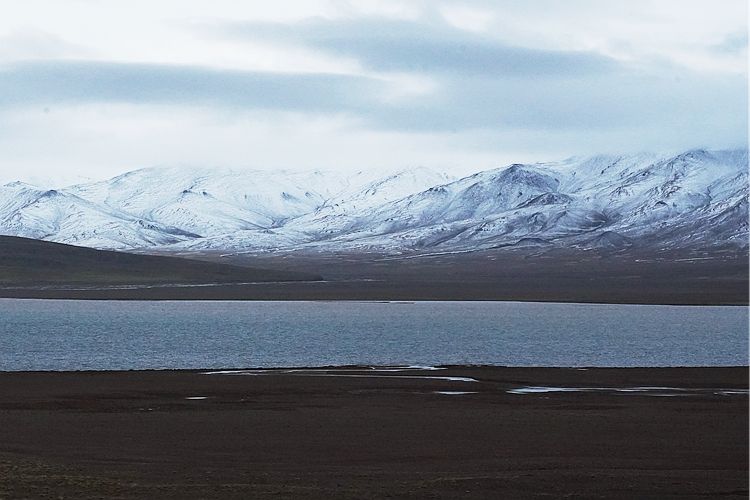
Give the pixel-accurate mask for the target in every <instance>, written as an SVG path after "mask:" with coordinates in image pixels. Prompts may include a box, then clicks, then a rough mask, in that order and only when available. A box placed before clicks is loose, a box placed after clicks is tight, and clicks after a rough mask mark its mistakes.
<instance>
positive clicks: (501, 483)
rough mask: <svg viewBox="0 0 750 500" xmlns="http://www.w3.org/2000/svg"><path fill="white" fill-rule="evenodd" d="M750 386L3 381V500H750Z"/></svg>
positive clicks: (740, 371) (440, 376)
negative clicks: (213, 499) (115, 499)
mask: <svg viewBox="0 0 750 500" xmlns="http://www.w3.org/2000/svg"><path fill="white" fill-rule="evenodd" d="M747 390H748V369H747V367H736V368H666V369H657V368H652V369H594V368H591V369H560V368H499V367H443V368H440V369H436V368H435V367H410V368H407V367H378V368H373V367H343V368H329V369H294V370H233V369H227V370H203V371H130V372H5V373H0V423H1V424H2V425H0V497H2V498H19V497H21V498H30V497H33V498H37V497H55V498H57V497H63V498H100V497H118V498H206V497H221V498H352V499H354V498H389V497H390V498H459V497H460V498H503V497H504V498H524V497H538V496H548V497H554V498H560V497H565V496H566V495H572V496H575V497H583V498H586V497H602V496H603V497H610V498H669V497H673V496H679V497H684V496H690V497H691V498H715V497H722V498H732V497H737V498H746V497H747V495H748V475H747V470H748V454H747V450H748V396H747Z"/></svg>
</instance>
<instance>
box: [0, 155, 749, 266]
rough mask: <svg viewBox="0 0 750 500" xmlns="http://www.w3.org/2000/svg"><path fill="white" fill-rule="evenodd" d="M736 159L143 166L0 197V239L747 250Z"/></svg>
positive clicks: (741, 160) (228, 247)
mask: <svg viewBox="0 0 750 500" xmlns="http://www.w3.org/2000/svg"><path fill="white" fill-rule="evenodd" d="M747 161H748V155H747V150H739V151H704V150H691V151H687V152H684V153H682V154H679V155H665V156H657V155H647V154H641V155H633V156H596V157H592V158H570V159H567V160H564V161H560V162H553V163H544V164H541V163H539V164H529V165H522V164H514V165H510V166H508V167H504V168H498V169H493V170H488V171H483V172H479V173H477V174H474V175H471V176H468V177H465V178H463V179H459V180H453V179H451V178H450V177H449V176H447V175H445V174H442V173H438V172H434V171H431V170H429V169H425V168H414V169H408V170H402V171H398V172H394V173H392V174H389V175H378V174H377V173H375V172H368V171H364V172H357V173H355V174H352V175H342V174H339V173H335V172H321V171H315V172H301V173H295V172H268V171H250V172H248V171H232V170H226V169H213V168H198V169H197V168H148V169H142V170H136V171H133V172H129V173H127V174H123V175H121V176H118V177H115V178H113V179H110V180H107V181H102V182H96V183H88V184H81V185H77V186H71V187H69V188H65V189H61V190H57V191H43V190H38V189H36V188H33V187H32V186H28V185H23V184H20V183H12V184H9V185H6V186H3V187H0V233H3V234H12V235H19V236H28V237H33V238H40V239H49V240H52V241H60V242H65V243H73V244H79V245H87V246H95V247H101V248H119V249H127V248H144V247H145V248H149V247H160V248H163V249H165V250H175V251H196V250H201V251H206V250H219V251H245V252H255V251H273V250H276V249H279V248H283V249H287V250H315V251H363V250H377V251H386V252H410V251H467V250H475V249H481V248H494V247H545V246H566V247H581V248H606V249H619V248H627V247H631V246H648V247H653V248H670V247H674V248H682V247H703V248H708V247H713V246H721V245H732V246H735V247H743V248H746V247H747V234H748V223H747V218H748V204H747V196H748V172H747Z"/></svg>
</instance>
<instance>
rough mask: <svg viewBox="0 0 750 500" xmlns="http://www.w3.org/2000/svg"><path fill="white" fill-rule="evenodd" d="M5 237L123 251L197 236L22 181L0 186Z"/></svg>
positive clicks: (0, 221)
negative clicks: (44, 240)
mask: <svg viewBox="0 0 750 500" xmlns="http://www.w3.org/2000/svg"><path fill="white" fill-rule="evenodd" d="M0 234H3V235H10V236H23V237H27V238H35V239H46V240H50V241H57V242H61V243H70V244H74V245H80V246H91V247H99V248H119V249H129V248H135V247H143V246H155V245H166V244H170V243H175V242H177V241H182V240H185V239H188V238H190V237H192V236H191V235H190V234H186V233H184V232H182V231H179V230H176V229H174V228H170V227H166V226H163V225H161V224H157V223H154V222H151V221H146V220H143V219H139V218H137V217H133V216H131V215H128V214H124V213H120V212H116V211H114V210H108V209H106V208H103V207H102V206H100V205H97V204H94V203H91V202H89V201H87V200H84V199H82V198H80V197H78V196H76V195H74V194H71V193H66V192H64V191H57V190H40V189H37V188H35V187H33V186H30V185H28V184H23V183H19V182H14V183H10V184H6V185H4V186H0Z"/></svg>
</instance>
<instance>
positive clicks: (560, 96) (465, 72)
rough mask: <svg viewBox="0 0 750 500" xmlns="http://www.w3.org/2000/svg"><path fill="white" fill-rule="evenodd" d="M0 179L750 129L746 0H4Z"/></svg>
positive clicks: (536, 151)
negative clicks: (126, 0)
mask: <svg viewBox="0 0 750 500" xmlns="http://www.w3.org/2000/svg"><path fill="white" fill-rule="evenodd" d="M0 13H2V14H1V15H0V182H8V181H11V180H24V181H27V182H32V183H36V184H39V185H53V184H54V185H64V184H66V183H73V182H81V181H85V180H88V179H92V180H93V179H102V178H107V177H111V176H113V175H116V174H119V173H122V172H124V171H128V170H134V169H136V168H142V167H150V166H160V165H164V166H175V165H178V166H180V165H182V166H216V167H230V168H238V169H241V168H256V169H281V168H284V169H292V170H307V169H325V170H338V171H342V172H346V171H359V170H368V169H389V170H393V169H396V168H408V167H412V166H426V167H432V168H435V169H438V170H443V171H446V172H449V173H453V174H455V175H461V174H468V173H471V172H475V171H479V170H483V169H488V168H494V167H498V166H502V165H505V164H508V163H512V162H531V161H547V160H555V159H562V158H566V157H569V156H573V155H589V154H598V153H636V152H643V151H657V152H661V151H678V150H684V149H690V148H694V147H704V148H713V149H720V148H737V147H747V140H748V125H747V123H748V118H747V113H748V106H747V105H748V87H747V57H748V54H747V44H748V31H747V30H748V12H747V2H746V1H745V0H720V1H717V0H628V1H624V0H617V1H615V0H565V1H558V0H554V1H553V0H526V1H520V0H496V1H488V0H470V1H461V0H429V1H418V0H417V1H408V0H396V1H390V0H380V1H375V0H362V1H355V0H351V1H345V0H319V1H316V0H307V1H294V0H275V1H274V2H260V1H257V2H255V1H251V2H239V1H229V0H212V1H210V2H206V1H191V0H129V1H128V2H122V1H104V0H66V1H59V0H46V1H45V0H0Z"/></svg>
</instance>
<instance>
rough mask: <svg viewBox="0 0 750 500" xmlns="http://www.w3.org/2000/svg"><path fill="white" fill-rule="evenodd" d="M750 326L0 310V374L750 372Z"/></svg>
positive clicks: (471, 306) (653, 313) (384, 310)
mask: <svg viewBox="0 0 750 500" xmlns="http://www.w3.org/2000/svg"><path fill="white" fill-rule="evenodd" d="M747 325H748V309H747V308H745V307H724V306H715V307H714V306H700V307H692V306H639V305H602V304H552V303H530V302H414V303H393V302H391V303H382V302H347V301H342V302H285V301H278V302H276V301H272V302H271V301H269V302H217V301H174V302H172V301H164V302H149V301H76V300H25V299H0V370H104V369H145V368H233V367H236V368H242V367H290V366H326V365H349V364H364V365H397V364H399V365H400V364H405V365H408V364H418V365H438V364H488V365H505V366H726V365H747V363H748V330H747Z"/></svg>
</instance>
